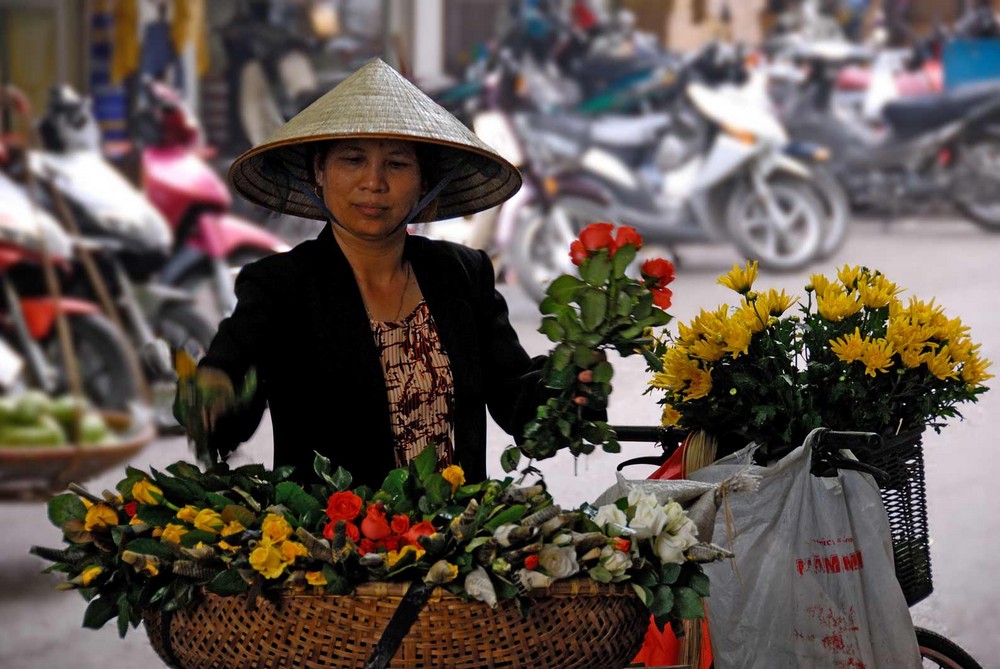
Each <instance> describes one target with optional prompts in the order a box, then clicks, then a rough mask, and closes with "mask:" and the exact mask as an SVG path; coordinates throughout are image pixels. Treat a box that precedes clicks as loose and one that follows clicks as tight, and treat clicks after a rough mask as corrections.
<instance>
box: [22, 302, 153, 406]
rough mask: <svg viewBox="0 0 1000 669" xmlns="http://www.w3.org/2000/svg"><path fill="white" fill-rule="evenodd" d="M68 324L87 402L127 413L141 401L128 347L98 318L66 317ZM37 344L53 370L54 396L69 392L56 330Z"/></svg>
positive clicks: (71, 315) (115, 330)
mask: <svg viewBox="0 0 1000 669" xmlns="http://www.w3.org/2000/svg"><path fill="white" fill-rule="evenodd" d="M67 321H68V323H69V329H70V332H71V334H72V340H73V351H74V353H75V355H76V359H77V364H78V365H79V368H80V381H81V382H82V384H83V392H84V395H86V397H87V399H88V400H90V402H91V403H92V404H93V405H94V406H95V407H97V408H99V409H114V410H118V411H127V410H128V409H129V405H130V404H131V403H134V402H138V401H141V400H140V397H139V380H138V379H137V378H136V377H135V374H136V372H135V371H134V370H135V367H133V365H132V364H131V362H130V360H129V351H128V348H127V347H128V343H127V342H126V341H125V339H124V338H123V337H122V336H121V334H119V332H118V330H117V329H116V328H115V326H114V325H112V324H111V322H110V321H108V320H107V319H106V318H105V317H104V316H99V315H97V314H68V315H67ZM40 343H41V345H42V347H43V350H44V351H45V352H46V355H47V357H48V359H49V360H50V361H52V364H53V365H54V367H55V369H56V373H57V377H56V389H55V393H56V394H59V393H66V392H70V385H69V377H68V375H67V373H66V367H65V364H64V362H63V354H62V347H61V346H60V344H59V332H58V327H53V328H52V332H51V333H49V336H48V337H47V338H46V339H45V340H44V341H42V342H40Z"/></svg>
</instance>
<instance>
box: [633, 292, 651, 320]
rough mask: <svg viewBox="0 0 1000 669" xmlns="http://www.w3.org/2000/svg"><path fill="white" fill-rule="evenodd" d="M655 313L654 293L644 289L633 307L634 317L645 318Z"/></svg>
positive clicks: (637, 318)
mask: <svg viewBox="0 0 1000 669" xmlns="http://www.w3.org/2000/svg"><path fill="white" fill-rule="evenodd" d="M652 313H653V294H652V293H651V292H649V291H648V290H647V291H644V292H642V293H641V294H640V295H639V297H637V298H636V300H635V306H634V307H633V308H632V318H634V319H635V320H637V321H641V320H644V319H646V318H648V317H649V316H650V314H652Z"/></svg>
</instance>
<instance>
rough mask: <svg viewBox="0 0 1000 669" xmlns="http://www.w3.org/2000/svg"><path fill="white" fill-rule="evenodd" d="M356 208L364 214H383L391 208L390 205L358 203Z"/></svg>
mask: <svg viewBox="0 0 1000 669" xmlns="http://www.w3.org/2000/svg"><path fill="white" fill-rule="evenodd" d="M354 208H355V209H356V210H357V211H358V212H359V213H360V214H362V215H363V216H372V217H375V216H383V215H384V214H385V212H386V211H388V210H389V208H388V207H382V206H379V205H376V204H356V205H354Z"/></svg>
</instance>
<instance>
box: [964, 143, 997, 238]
mask: <svg viewBox="0 0 1000 669" xmlns="http://www.w3.org/2000/svg"><path fill="white" fill-rule="evenodd" d="M958 160H959V165H958V174H959V175H960V176H959V177H958V180H959V181H960V182H961V184H962V185H961V191H960V193H958V194H957V195H956V196H955V205H956V206H957V207H958V210H959V211H961V212H962V213H963V214H964V215H965V216H966V217H968V218H969V220H971V221H972V222H974V223H975V224H976V225H978V226H979V227H981V228H983V229H984V230H989V231H990V232H1000V178H998V176H997V175H998V174H1000V141H998V140H991V139H987V140H984V141H981V142H976V143H975V144H971V145H968V146H966V147H964V149H963V150H962V152H961V153H960V154H959V159H958Z"/></svg>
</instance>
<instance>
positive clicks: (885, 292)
mask: <svg viewBox="0 0 1000 669" xmlns="http://www.w3.org/2000/svg"><path fill="white" fill-rule="evenodd" d="M897 293H899V289H898V288H896V284H894V283H892V282H891V281H889V280H888V279H886V278H885V275H884V274H882V273H876V274H874V275H873V276H871V277H869V279H868V281H867V282H862V283H860V284H859V285H858V294H859V295H861V303H862V304H864V305H865V306H866V307H868V308H869V309H880V308H882V307H887V306H889V303H890V302H892V300H893V298H895V297H896V294H897Z"/></svg>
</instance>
